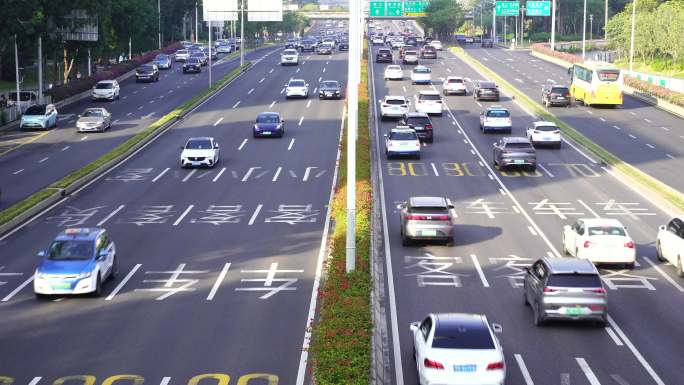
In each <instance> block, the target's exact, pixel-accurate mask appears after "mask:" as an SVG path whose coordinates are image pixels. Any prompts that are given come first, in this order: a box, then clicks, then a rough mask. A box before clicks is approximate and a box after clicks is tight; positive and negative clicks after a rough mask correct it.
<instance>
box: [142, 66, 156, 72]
mask: <svg viewBox="0 0 684 385" xmlns="http://www.w3.org/2000/svg"><path fill="white" fill-rule="evenodd" d="M140 70H141V71H153V70H154V67H152V66H148V65H144V66H140Z"/></svg>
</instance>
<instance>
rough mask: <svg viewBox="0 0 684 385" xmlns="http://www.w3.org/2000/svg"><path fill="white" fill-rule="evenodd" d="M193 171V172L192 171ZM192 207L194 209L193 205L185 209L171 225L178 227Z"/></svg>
mask: <svg viewBox="0 0 684 385" xmlns="http://www.w3.org/2000/svg"><path fill="white" fill-rule="evenodd" d="M193 171H194V170H193ZM193 207H195V205H190V206H188V208H187V209H185V211H183V214H181V216H180V217H178V219H176V221H175V222H173V225H174V226H178V225H179V224H180V223H181V221H182V220H183V218H185V216H186V215H188V214H189V213H190V210H192V208H193Z"/></svg>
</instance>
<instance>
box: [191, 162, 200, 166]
mask: <svg viewBox="0 0 684 385" xmlns="http://www.w3.org/2000/svg"><path fill="white" fill-rule="evenodd" d="M192 165H193V166H199V165H200V162H192Z"/></svg>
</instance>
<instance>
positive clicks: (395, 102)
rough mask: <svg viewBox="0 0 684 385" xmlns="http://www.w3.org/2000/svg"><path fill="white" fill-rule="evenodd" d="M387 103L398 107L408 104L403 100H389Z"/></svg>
mask: <svg viewBox="0 0 684 385" xmlns="http://www.w3.org/2000/svg"><path fill="white" fill-rule="evenodd" d="M385 103H386V104H393V105H396V106H398V105H401V104H406V101H404V100H402V99H387V100H385Z"/></svg>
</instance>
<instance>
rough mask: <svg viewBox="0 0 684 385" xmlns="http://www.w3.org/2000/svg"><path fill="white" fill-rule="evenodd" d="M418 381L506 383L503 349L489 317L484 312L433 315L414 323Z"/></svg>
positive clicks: (481, 384)
mask: <svg viewBox="0 0 684 385" xmlns="http://www.w3.org/2000/svg"><path fill="white" fill-rule="evenodd" d="M410 329H411V334H412V337H413V352H414V353H413V354H414V359H415V361H416V369H417V371H418V382H419V383H420V384H423V385H432V384H440V385H461V384H468V385H476V384H477V385H503V384H504V382H505V381H506V363H505V360H504V354H503V348H502V347H501V344H500V343H499V339H498V338H496V336H495V335H494V331H496V332H500V331H501V326H500V325H496V324H494V325H492V326H491V327H490V325H489V322H488V321H487V317H486V316H484V315H480V314H463V313H442V314H429V315H428V316H427V317H426V318H425V319H424V320H423V321H422V322H413V323H411V326H410ZM492 329H493V330H492Z"/></svg>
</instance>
